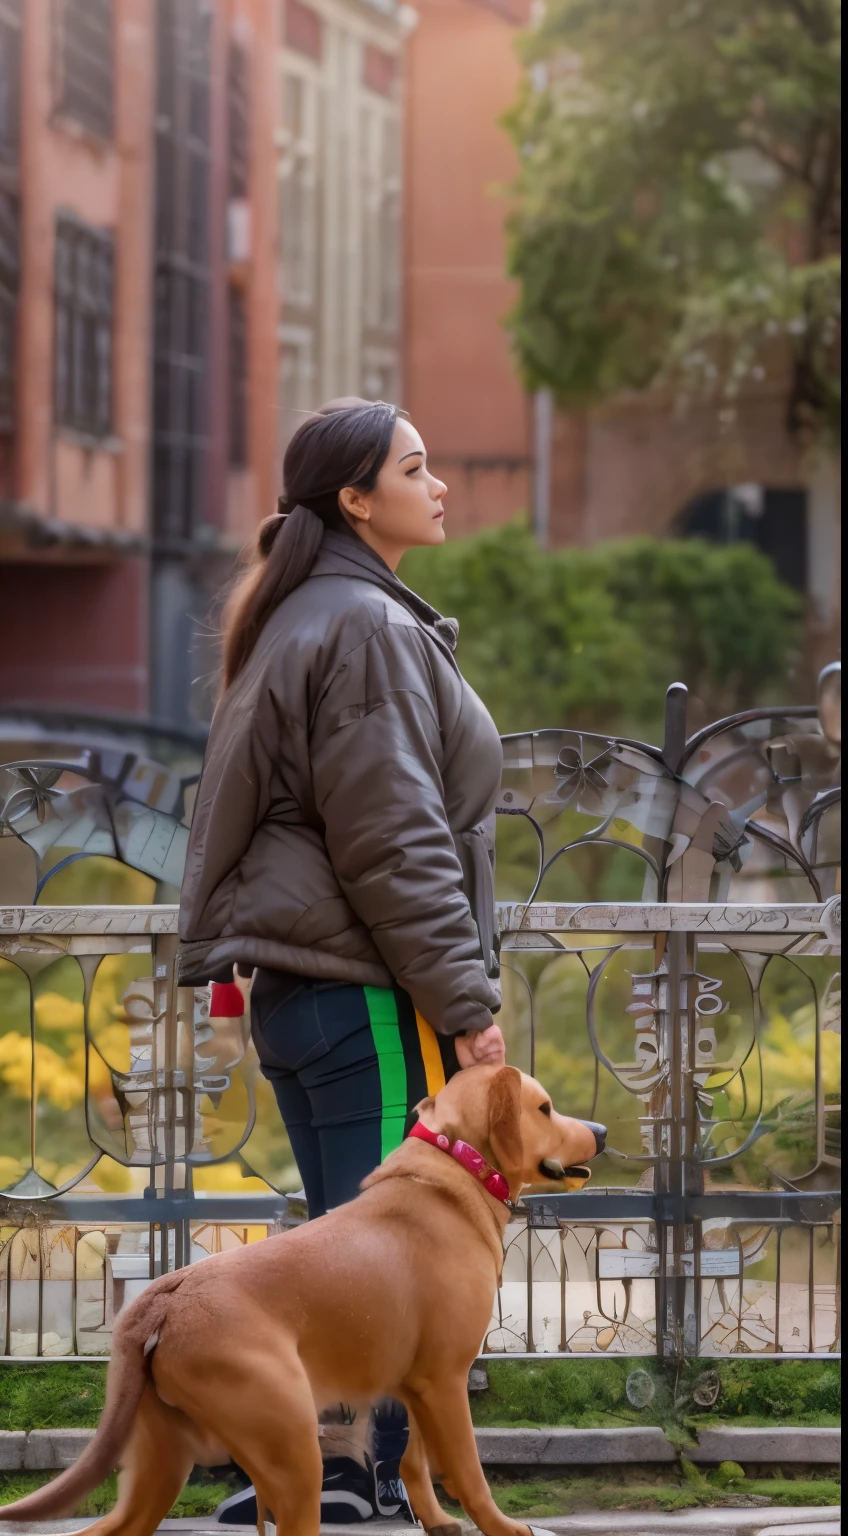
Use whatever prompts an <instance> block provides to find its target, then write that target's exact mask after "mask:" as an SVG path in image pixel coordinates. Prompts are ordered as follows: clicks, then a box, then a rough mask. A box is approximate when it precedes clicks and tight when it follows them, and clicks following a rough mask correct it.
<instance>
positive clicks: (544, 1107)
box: [539, 1103, 551, 1115]
mask: <svg viewBox="0 0 848 1536" xmlns="http://www.w3.org/2000/svg"><path fill="white" fill-rule="evenodd" d="M539 1110H540V1113H541V1114H543V1115H550V1112H551V1106H550V1103H548V1104H540V1105H539Z"/></svg>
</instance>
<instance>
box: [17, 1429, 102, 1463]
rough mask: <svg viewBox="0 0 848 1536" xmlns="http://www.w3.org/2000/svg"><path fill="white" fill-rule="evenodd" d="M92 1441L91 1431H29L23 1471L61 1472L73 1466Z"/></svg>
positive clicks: (92, 1434) (92, 1433) (92, 1431)
mask: <svg viewBox="0 0 848 1536" xmlns="http://www.w3.org/2000/svg"><path fill="white" fill-rule="evenodd" d="M93 1439H94V1430H93V1429H33V1430H30V1432H29V1434H28V1435H27V1437H26V1446H25V1448H24V1463H23V1464H24V1470H25V1471H27V1472H61V1471H63V1470H64V1468H65V1467H72V1466H73V1464H74V1462H75V1461H77V1460H78V1459H79V1457H80V1456H81V1455H82V1453H83V1451H84V1450H85V1448H86V1446H87V1445H88V1443H89V1441H90V1440H93Z"/></svg>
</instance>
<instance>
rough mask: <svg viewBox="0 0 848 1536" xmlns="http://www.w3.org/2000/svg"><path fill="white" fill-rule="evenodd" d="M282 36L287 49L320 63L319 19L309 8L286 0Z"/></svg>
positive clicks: (321, 39)
mask: <svg viewBox="0 0 848 1536" xmlns="http://www.w3.org/2000/svg"><path fill="white" fill-rule="evenodd" d="M283 36H284V38H285V41H286V47H287V48H294V50H295V52H296V53H305V54H306V56H307V58H310V59H315V60H316V61H317V62H320V59H321V54H322V52H323V41H324V33H323V27H322V24H321V17H320V16H319V15H318V13H317V12H316V11H313V10H312V8H311V7H310V6H308V5H302V4H301V0H286V4H285V11H284V16H283Z"/></svg>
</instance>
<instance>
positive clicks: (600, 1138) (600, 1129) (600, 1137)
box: [583, 1120, 607, 1157]
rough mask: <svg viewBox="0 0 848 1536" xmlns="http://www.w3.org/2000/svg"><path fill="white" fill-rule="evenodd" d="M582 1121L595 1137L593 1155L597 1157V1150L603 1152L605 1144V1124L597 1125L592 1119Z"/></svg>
mask: <svg viewBox="0 0 848 1536" xmlns="http://www.w3.org/2000/svg"><path fill="white" fill-rule="evenodd" d="M583 1123H584V1125H586V1126H587V1127H588V1129H589V1130H590V1131H591V1132H592V1135H593V1136H594V1138H595V1156H596V1157H597V1155H598V1153H599V1152H603V1150H604V1147H605V1146H606V1144H607V1128H606V1126H605V1125H598V1124H597V1123H596V1121H594V1120H585V1121H584V1122H583Z"/></svg>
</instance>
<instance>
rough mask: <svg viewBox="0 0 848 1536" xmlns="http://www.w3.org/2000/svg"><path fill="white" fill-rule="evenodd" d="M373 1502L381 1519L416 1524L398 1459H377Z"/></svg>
mask: <svg viewBox="0 0 848 1536" xmlns="http://www.w3.org/2000/svg"><path fill="white" fill-rule="evenodd" d="M374 1503H375V1504H376V1506H377V1514H378V1515H379V1516H380V1518H381V1519H382V1520H404V1521H405V1522H406V1524H407V1525H417V1524H418V1521H417V1520H416V1518H415V1516H414V1514H413V1513H412V1505H411V1504H410V1502H409V1494H408V1493H407V1491H406V1488H405V1487H404V1482H403V1478H402V1477H401V1475H400V1460H399V1459H394V1458H393V1459H391V1460H388V1461H378V1462H377V1463H376V1464H375V1466H374Z"/></svg>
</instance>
